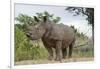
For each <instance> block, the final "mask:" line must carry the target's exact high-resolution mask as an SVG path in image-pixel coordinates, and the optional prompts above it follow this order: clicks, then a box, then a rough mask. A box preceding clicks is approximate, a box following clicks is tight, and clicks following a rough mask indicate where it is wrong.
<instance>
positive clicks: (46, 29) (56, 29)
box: [26, 16, 75, 61]
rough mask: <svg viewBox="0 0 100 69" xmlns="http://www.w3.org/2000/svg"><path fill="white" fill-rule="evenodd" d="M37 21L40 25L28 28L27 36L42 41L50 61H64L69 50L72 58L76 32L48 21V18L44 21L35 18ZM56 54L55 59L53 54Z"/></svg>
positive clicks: (44, 18) (69, 55)
mask: <svg viewBox="0 0 100 69" xmlns="http://www.w3.org/2000/svg"><path fill="white" fill-rule="evenodd" d="M34 19H35V21H37V22H38V25H37V26H35V27H33V26H28V27H27V29H26V36H27V37H28V38H29V39H30V40H38V39H40V38H41V39H42V42H43V44H44V47H45V48H46V49H47V51H48V53H49V57H48V58H49V59H50V60H53V59H55V60H57V61H62V59H63V58H64V59H65V58H66V56H67V48H69V53H68V57H69V58H70V57H72V50H73V46H74V43H75V33H74V30H73V29H72V28H71V27H69V26H67V25H64V24H56V23H54V22H53V21H50V20H48V19H47V17H46V16H44V17H43V19H42V20H39V19H38V18H37V17H36V16H34ZM53 49H55V51H53ZM54 52H55V54H56V57H55V58H54V55H53V53H54Z"/></svg>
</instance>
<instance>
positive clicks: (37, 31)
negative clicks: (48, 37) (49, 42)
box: [26, 16, 47, 40]
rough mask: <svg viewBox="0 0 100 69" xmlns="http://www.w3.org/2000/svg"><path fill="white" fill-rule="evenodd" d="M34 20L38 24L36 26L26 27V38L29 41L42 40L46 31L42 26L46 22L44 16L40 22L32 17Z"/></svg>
mask: <svg viewBox="0 0 100 69" xmlns="http://www.w3.org/2000/svg"><path fill="white" fill-rule="evenodd" d="M34 20H35V21H37V22H38V24H37V25H36V26H30V25H29V26H27V28H26V36H27V37H28V38H29V39H31V40H37V39H40V38H42V36H43V35H44V34H45V32H46V29H45V27H44V24H45V23H46V22H47V20H46V16H44V17H43V20H42V21H40V20H39V19H38V18H37V17H35V16H34Z"/></svg>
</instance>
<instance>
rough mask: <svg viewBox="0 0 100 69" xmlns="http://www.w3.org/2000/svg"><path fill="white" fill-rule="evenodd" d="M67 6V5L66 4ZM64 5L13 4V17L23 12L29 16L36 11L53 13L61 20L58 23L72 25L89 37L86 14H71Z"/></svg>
mask: <svg viewBox="0 0 100 69" xmlns="http://www.w3.org/2000/svg"><path fill="white" fill-rule="evenodd" d="M66 7H67V6H66ZM66 7H65V6H47V5H29V4H15V17H17V16H18V15H19V14H21V13H23V14H26V15H29V16H34V15H36V13H37V12H38V13H39V12H44V11H47V12H49V13H50V14H54V15H55V16H59V17H60V18H61V21H60V22H59V23H63V24H65V25H74V26H75V27H76V28H77V29H78V31H79V32H83V33H86V32H87V31H88V30H89V32H88V33H87V34H86V35H87V36H89V37H91V35H92V30H91V26H89V25H88V24H87V21H86V20H85V18H86V16H81V15H80V16H73V14H72V13H69V12H68V11H66V10H65V9H66Z"/></svg>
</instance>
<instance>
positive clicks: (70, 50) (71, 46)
mask: <svg viewBox="0 0 100 69" xmlns="http://www.w3.org/2000/svg"><path fill="white" fill-rule="evenodd" d="M73 46H74V41H73V42H72V43H71V44H70V45H69V54H68V58H71V57H72V51H73Z"/></svg>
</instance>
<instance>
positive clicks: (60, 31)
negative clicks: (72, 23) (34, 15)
mask: <svg viewBox="0 0 100 69" xmlns="http://www.w3.org/2000/svg"><path fill="white" fill-rule="evenodd" d="M49 38H51V39H56V40H72V39H73V38H74V31H73V29H72V28H71V27H69V26H67V25H63V24H54V25H53V26H52V29H51V31H50V35H49Z"/></svg>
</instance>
